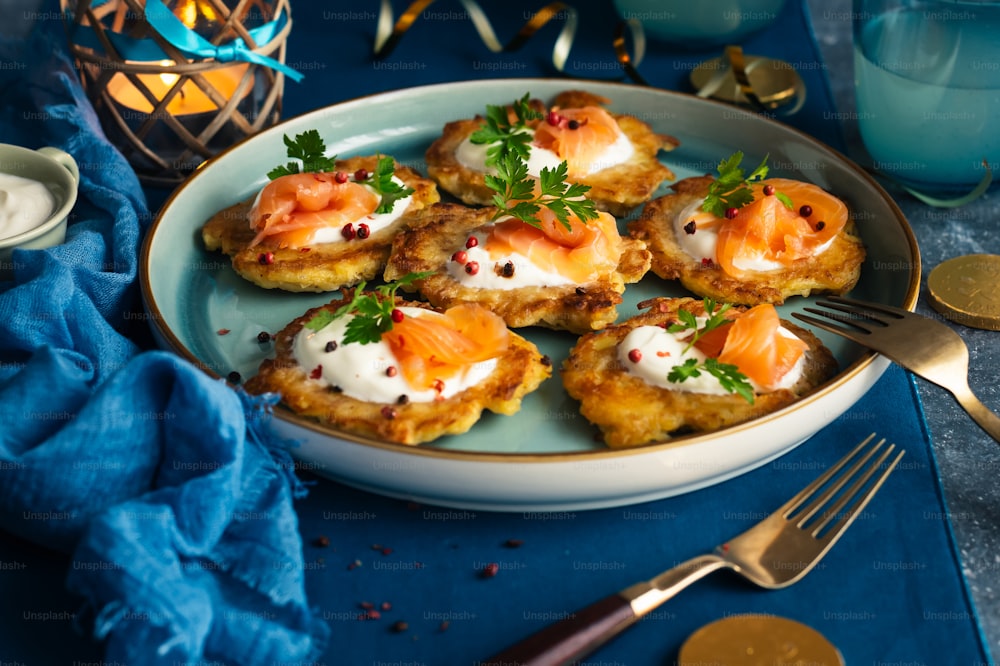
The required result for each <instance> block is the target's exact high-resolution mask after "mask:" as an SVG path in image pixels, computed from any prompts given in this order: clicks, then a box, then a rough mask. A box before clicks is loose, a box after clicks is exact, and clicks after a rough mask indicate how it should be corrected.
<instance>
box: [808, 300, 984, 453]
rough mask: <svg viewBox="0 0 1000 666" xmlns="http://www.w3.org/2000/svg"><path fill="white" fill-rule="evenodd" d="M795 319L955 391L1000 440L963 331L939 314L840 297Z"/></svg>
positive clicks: (980, 422) (972, 413)
mask: <svg viewBox="0 0 1000 666" xmlns="http://www.w3.org/2000/svg"><path fill="white" fill-rule="evenodd" d="M815 305H816V306H819V307H824V308H828V310H820V309H818V307H812V308H810V307H807V308H804V310H805V311H806V312H811V313H812V314H815V315H819V316H822V317H825V318H826V319H829V320H832V322H837V323H832V322H831V321H824V320H823V319H819V318H817V317H810V316H809V315H804V314H799V313H792V316H793V317H795V318H796V319H799V320H801V321H804V322H806V323H807V324H812V325H813V326H817V327H819V328H822V329H823V330H826V331H830V332H831V333H836V334H837V335H841V336H843V337H845V338H847V339H848V340H853V341H854V342H857V343H858V344H860V345H863V346H865V347H868V348H870V349H873V350H875V351H877V352H878V353H880V354H882V355H883V356H885V357H886V358H889V359H891V360H893V361H895V362H896V363H898V364H899V365H901V366H903V367H904V368H906V369H907V370H909V371H911V372H912V373H913V374H915V375H917V376H919V377H923V378H924V379H926V380H927V381H930V382H933V383H934V384H937V385H938V386H940V387H942V388H945V389H947V390H948V391H950V392H951V394H952V395H953V396H955V399H956V400H957V401H958V404H960V405H961V406H962V408H963V409H965V411H966V412H968V414H969V416H971V417H972V419H973V420H974V421H975V422H976V423H978V424H979V426H980V427H981V428H982V429H983V430H985V431H986V432H987V433H988V434H989V435H990V437H992V438H993V439H995V440H996V441H998V442H1000V417H998V416H997V415H996V414H994V413H993V412H991V411H990V410H989V408H987V407H986V405H984V404H983V403H982V402H981V401H980V400H979V398H977V397H976V396H975V394H974V393H973V392H972V389H970V388H969V349H968V347H966V346H965V342H964V341H963V340H962V338H961V336H959V335H958V333H956V332H955V331H953V330H952V329H951V327H949V326H948V325H947V324H944V323H942V322H940V321H937V320H936V319H931V318H930V317H924V316H922V315H919V314H916V313H915V312H910V311H908V310H903V309H901V308H896V307H892V306H890V305H882V304H880V303H866V302H864V301H858V300H854V299H849V298H843V297H841V296H831V297H829V299H828V300H826V301H818V302H816V303H815Z"/></svg>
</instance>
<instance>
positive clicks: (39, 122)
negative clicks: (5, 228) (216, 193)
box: [0, 35, 327, 664]
mask: <svg viewBox="0 0 1000 666" xmlns="http://www.w3.org/2000/svg"><path fill="white" fill-rule="evenodd" d="M0 60H2V61H4V62H7V63H14V64H16V65H17V66H16V67H4V68H0V98H2V100H3V104H2V105H0V142H3V143H14V144H18V145H21V146H26V147H29V148H38V147H40V146H43V145H51V146H55V147H57V148H61V149H63V150H65V151H67V152H68V153H70V154H71V155H73V156H74V158H75V159H76V160H77V162H78V163H79V165H80V172H81V182H80V192H79V198H78V203H77V205H76V207H75V208H74V212H73V214H72V217H71V220H70V226H69V229H68V232H67V239H66V242H65V243H64V244H63V245H61V246H59V247H56V248H52V249H49V250H41V251H40V250H31V251H21V250H18V251H15V253H14V257H13V264H14V271H15V272H14V279H13V280H0V528H2V529H5V530H7V531H9V532H11V533H13V534H16V535H18V536H20V537H21V538H24V539H28V540H30V541H32V542H35V543H38V544H41V545H43V546H46V547H50V548H56V549H59V550H62V551H64V552H67V553H69V554H71V557H72V563H71V566H70V567H69V569H68V571H67V580H66V584H67V586H68V589H69V590H70V591H71V592H73V593H75V594H78V595H79V596H80V597H81V599H82V603H83V604H84V606H85V608H86V609H87V611H88V612H87V613H86V614H85V615H86V616H87V617H88V618H90V620H89V627H88V628H89V630H90V631H92V632H93V634H94V636H95V637H96V638H97V639H101V640H103V641H104V645H105V653H106V655H105V656H106V661H107V662H109V663H133V664H177V663H190V662H196V663H206V662H211V663H227V664H274V663H308V662H309V661H311V660H312V659H313V658H315V656H316V655H318V654H320V653H321V651H322V649H323V647H324V645H323V644H324V641H325V638H326V635H327V627H326V625H325V624H324V623H323V622H322V621H321V620H320V619H318V618H317V616H316V614H315V613H314V612H313V610H312V609H311V608H310V606H309V604H308V601H307V599H306V594H305V586H304V578H305V576H304V572H305V567H304V566H303V554H302V542H301V538H300V536H299V532H298V520H297V517H296V514H295V511H294V508H293V500H294V499H295V498H296V497H300V496H301V495H302V494H303V492H304V489H303V488H302V486H301V485H300V484H299V483H298V481H297V480H296V478H295V474H294V467H293V464H292V461H291V459H290V457H289V456H288V453H287V447H286V446H285V443H283V442H277V441H273V440H272V439H271V438H270V436H269V435H267V434H266V432H267V430H266V424H267V421H268V418H269V414H270V412H269V407H270V404H269V403H268V402H267V401H264V400H262V399H256V398H250V397H249V396H247V395H246V394H243V393H237V392H235V391H233V390H231V389H230V388H229V387H227V386H226V385H225V384H224V383H223V382H221V381H216V380H213V379H211V378H210V377H208V376H207V375H205V374H204V373H202V372H201V371H199V370H198V369H196V368H195V367H193V366H192V365H190V364H188V363H186V362H185V361H183V360H181V359H180V358H178V357H176V356H174V355H172V354H168V353H166V352H160V351H144V350H143V349H142V347H141V346H140V345H139V344H136V343H135V342H133V341H132V339H130V337H129V335H130V333H134V329H135V328H136V321H137V320H140V321H141V317H136V316H135V313H136V312H137V310H138V308H139V303H138V293H137V292H138V290H137V288H136V277H137V274H138V251H139V245H140V242H141V238H142V234H143V231H144V230H145V228H146V226H147V225H148V223H149V221H150V215H149V212H148V211H147V207H146V200H145V197H144V195H143V192H142V189H141V188H140V185H139V183H138V181H137V179H136V177H135V174H134V173H133V172H132V170H131V169H130V167H129V166H128V164H127V162H126V161H125V160H124V159H123V158H122V156H121V154H120V153H118V152H117V151H116V150H115V149H114V148H113V147H112V146H111V145H110V144H108V142H107V140H106V139H105V138H104V136H103V133H102V132H101V130H100V127H99V123H98V121H97V119H96V117H95V115H94V111H93V109H92V107H91V106H90V104H89V102H88V101H87V100H86V96H85V94H84V92H83V90H82V89H81V86H80V83H79V80H78V79H77V77H76V73H75V71H74V68H73V65H72V63H71V61H70V60H69V58H68V56H67V54H66V52H65V47H64V46H63V44H61V43H54V42H53V40H52V39H50V38H46V37H44V36H42V35H35V36H32V37H30V38H28V39H26V40H22V41H17V42H12V41H10V40H7V41H2V40H0ZM133 337H138V336H133Z"/></svg>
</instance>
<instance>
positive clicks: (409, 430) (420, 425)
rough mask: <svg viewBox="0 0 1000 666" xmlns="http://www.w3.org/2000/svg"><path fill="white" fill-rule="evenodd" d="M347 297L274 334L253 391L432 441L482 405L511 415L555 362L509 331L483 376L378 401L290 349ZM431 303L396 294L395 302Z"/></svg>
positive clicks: (378, 431)
mask: <svg viewBox="0 0 1000 666" xmlns="http://www.w3.org/2000/svg"><path fill="white" fill-rule="evenodd" d="M345 302H346V300H345V299H341V300H337V301H332V302H331V303H329V304H327V305H324V306H321V307H319V308H313V309H312V310H309V311H308V312H306V313H305V314H304V315H302V316H301V317H299V318H298V319H296V320H295V321H293V322H291V323H290V324H288V325H287V326H286V327H285V328H284V329H282V331H281V332H280V333H278V334H277V336H276V337H275V358H274V359H267V360H265V361H264V362H263V363H261V366H260V370H259V372H258V374H257V375H255V376H254V377H251V378H250V379H249V380H248V381H247V382H246V385H245V387H246V390H247V391H248V392H250V393H253V394H262V393H269V392H272V393H278V394H280V395H281V401H282V404H284V405H285V406H286V407H288V408H289V409H290V410H292V411H293V412H295V413H296V414H299V415H301V416H306V417H309V418H312V419H315V420H316V421H318V422H319V423H321V424H324V425H327V426H329V427H331V428H334V429H336V430H340V431H343V432H349V433H353V434H355V435H360V436H363V437H373V438H376V439H381V440H386V441H390V442H398V443H400V444H420V443H423V442H430V441H432V440H435V439H437V438H438V437H441V436H443V435H458V434H461V433H464V432H467V431H468V430H469V429H470V428H471V427H472V426H473V425H475V423H476V422H477V421H478V420H479V419H480V417H481V415H482V412H483V410H489V411H491V412H494V413H496V414H505V415H510V414H514V413H516V412H517V411H518V410H519V409H520V408H521V400H522V398H523V397H524V396H525V395H527V394H528V393H530V392H531V391H534V390H535V389H536V388H538V386H539V385H540V384H541V383H542V382H543V381H544V380H545V379H547V378H549V377H550V376H551V374H552V363H551V361H550V360H549V358H548V357H547V356H543V355H542V354H540V353H539V351H538V349H537V347H535V345H534V344H532V343H531V342H529V341H528V340H525V339H524V338H523V337H521V336H519V335H517V334H515V333H511V337H510V346H509V348H508V349H507V350H506V351H505V352H504V354H503V356H501V357H500V358H499V359H498V363H497V366H496V369H494V371H493V372H492V373H490V374H489V375H488V376H487V377H486V378H485V379H483V380H482V381H481V382H479V383H478V384H476V385H475V386H472V387H470V388H468V389H466V390H465V391H462V392H461V393H458V394H456V395H453V396H451V397H450V398H446V399H443V400H435V401H432V402H414V401H405V400H400V401H397V402H394V403H377V402H366V401H363V400H358V399H356V398H352V397H349V396H346V395H344V394H343V393H340V392H337V391H336V389H334V388H331V387H330V386H328V385H326V384H325V383H323V382H322V381H320V380H316V379H311V378H310V377H309V373H308V372H307V371H306V370H304V369H303V368H302V367H301V366H299V365H298V363H296V361H295V358H294V356H293V354H292V348H293V342H294V339H295V336H296V334H298V333H299V331H301V330H302V328H303V326H304V325H305V323H306V322H308V321H309V320H310V319H312V318H313V316H315V315H316V314H317V313H318V312H319V311H320V310H329V311H331V312H332V311H334V310H336V309H337V308H338V307H340V306H341V305H343V304H344V303H345ZM402 306H409V307H427V306H426V305H424V304H419V303H412V302H405V301H403V300H401V299H397V307H402Z"/></svg>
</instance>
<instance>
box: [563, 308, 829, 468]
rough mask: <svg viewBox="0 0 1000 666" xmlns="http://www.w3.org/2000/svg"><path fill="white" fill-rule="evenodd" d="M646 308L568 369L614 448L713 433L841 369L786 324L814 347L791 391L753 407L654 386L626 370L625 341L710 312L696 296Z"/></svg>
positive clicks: (595, 337) (586, 411) (577, 354)
mask: <svg viewBox="0 0 1000 666" xmlns="http://www.w3.org/2000/svg"><path fill="white" fill-rule="evenodd" d="M639 306H640V307H641V308H644V309H645V312H642V313H640V314H638V315H636V316H635V317H632V318H631V319H629V320H628V321H626V322H624V323H622V324H619V325H616V326H611V327H609V328H606V329H605V330H603V331H599V332H596V333H590V334H588V335H585V336H583V337H581V338H580V340H579V341H578V342H577V344H576V346H574V347H573V349H572V350H571V351H570V355H569V357H568V358H567V359H566V361H565V362H564V363H563V367H562V380H563V385H564V386H565V388H566V391H567V393H569V395H570V396H572V397H573V398H575V399H576V400H579V401H580V413H581V414H582V415H583V416H584V418H586V419H587V420H588V421H590V422H591V423H593V424H594V425H596V426H597V427H598V428H599V429H600V430H601V432H602V434H603V435H604V441H605V442H606V443H607V445H608V446H609V447H611V448H630V447H635V446H641V445H643V444H648V443H651V442H659V441H663V440H666V439H669V438H671V437H672V436H675V435H681V434H690V433H694V432H712V431H716V430H719V429H721V428H726V427H728V426H731V425H735V424H737V423H743V422H745V421H749V420H751V419H755V418H758V417H760V416H764V415H765V414H770V413H771V412H774V411H777V410H778V409H781V408H782V407H785V406H787V405H790V404H792V403H793V402H795V401H796V400H798V399H799V398H801V397H802V396H803V395H805V394H807V393H808V392H810V391H812V390H813V389H815V388H816V387H817V386H819V385H820V384H822V383H823V382H825V381H827V380H828V379H830V378H831V377H833V375H834V374H835V373H836V371H837V361H836V360H835V359H834V357H833V354H831V353H830V351H829V350H828V349H827V348H826V347H824V346H823V344H822V342H820V340H819V338H817V337H816V336H815V335H813V334H812V333H811V332H809V331H807V330H806V329H803V328H801V327H799V326H796V325H794V324H792V323H789V322H787V321H782V326H784V327H785V328H787V329H788V330H790V331H791V332H793V333H794V334H795V335H796V336H798V337H799V338H800V339H801V340H804V341H805V342H806V343H808V345H809V349H808V350H807V351H806V365H805V370H804V372H803V374H802V377H801V379H799V381H798V382H797V383H796V384H795V385H794V386H793V387H792V388H791V389H781V390H778V391H774V392H771V393H763V394H757V395H756V397H755V400H754V403H753V404H750V403H748V402H747V401H746V400H744V399H743V398H742V397H740V396H738V395H735V394H727V395H710V394H706V393H694V392H689V391H674V390H670V389H666V388H662V387H659V386H653V385H652V384H648V383H646V382H645V381H644V380H643V379H641V378H640V377H637V376H635V375H632V374H629V373H628V372H627V371H626V370H625V369H624V368H623V367H622V364H621V362H620V361H619V359H618V349H617V347H618V344H619V343H620V342H621V341H622V340H624V339H625V336H627V335H628V334H629V332H630V331H632V330H633V329H634V328H637V327H639V326H660V325H663V324H664V323H673V322H675V321H677V311H678V310H680V309H684V310H687V311H688V312H691V313H693V314H695V315H703V314H704V307H703V303H702V301H698V300H695V299H691V298H656V299H652V300H649V301H645V302H643V303H640V304H639ZM734 309H735V308H734Z"/></svg>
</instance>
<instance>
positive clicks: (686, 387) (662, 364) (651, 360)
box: [618, 321, 805, 395]
mask: <svg viewBox="0 0 1000 666" xmlns="http://www.w3.org/2000/svg"><path fill="white" fill-rule="evenodd" d="M702 323H703V322H701V321H699V325H701V324H702ZM778 334H779V335H786V336H788V337H793V338H794V337H796V336H795V334H794V333H792V332H791V331H789V330H788V329H786V328H784V327H781V328H779V329H778ZM686 346H687V342H685V341H683V340H681V339H680V338H679V337H678V336H677V335H676V334H674V333H670V332H669V331H667V330H666V329H664V328H661V327H660V326H638V327H636V328H634V329H633V330H632V331H630V332H629V334H628V335H626V336H625V339H623V340H622V341H621V342H620V343H619V345H618V360H619V362H620V363H621V365H622V367H623V368H625V371H626V372H628V373H629V374H631V375H634V376H636V377H639V378H640V379H642V380H643V381H644V382H646V383H647V384H650V385H652V386H659V387H661V388H666V389H670V390H672V391H690V392H692V393H708V394H712V395H725V394H727V393H728V391H726V389H724V388H722V385H721V384H720V383H719V380H718V379H716V378H715V377H713V376H712V375H710V374H708V373H707V372H702V373H701V374H700V375H699V376H698V377H688V378H687V379H686V380H684V381H683V382H671V381H668V380H667V375H669V374H670V370H671V368H673V367H674V366H675V365H682V364H683V363H684V362H685V361H686V360H688V359H689V358H693V359H695V360H696V361H697V362H698V363H699V364H700V363H703V362H704V361H705V359H706V358H707V357H706V356H705V354H703V353H702V352H700V351H699V350H698V349H696V348H694V347H692V348H691V349H688V350H687V351H684V348H685V347H686ZM632 350H638V352H639V354H638V356H639V360H638V362H636V361H634V360H632V359H631V358H629V354H630V352H632ZM804 368H805V355H803V356H802V357H801V358H799V360H798V361H797V362H796V363H795V365H794V366H792V368H791V370H789V371H788V372H786V373H785V374H784V376H783V377H781V379H780V380H779V382H778V385H777V386H775V387H773V388H771V389H770V390H771V391H775V390H779V389H785V388H791V387H792V386H794V385H795V383H796V382H797V381H799V379H800V378H801V377H802V371H803V369H804ZM750 384H751V386H753V390H754V392H755V393H765V392H767V391H766V390H765V389H764V388H763V387H761V386H760V385H758V384H757V383H756V382H754V381H753V380H750Z"/></svg>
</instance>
